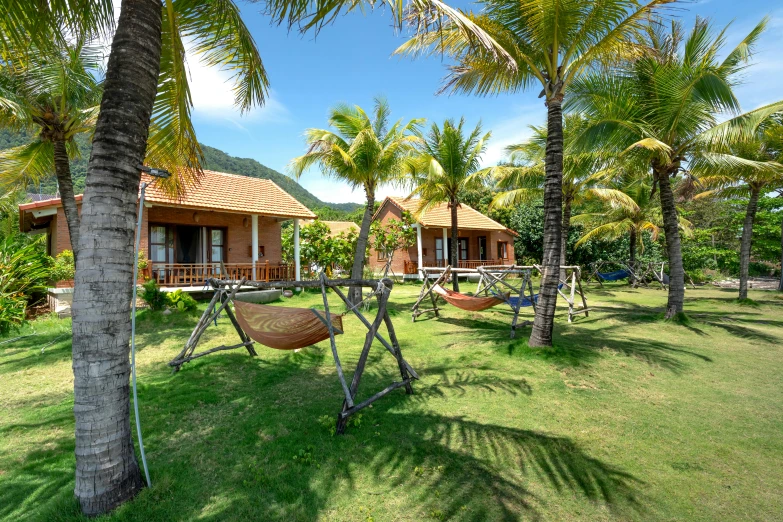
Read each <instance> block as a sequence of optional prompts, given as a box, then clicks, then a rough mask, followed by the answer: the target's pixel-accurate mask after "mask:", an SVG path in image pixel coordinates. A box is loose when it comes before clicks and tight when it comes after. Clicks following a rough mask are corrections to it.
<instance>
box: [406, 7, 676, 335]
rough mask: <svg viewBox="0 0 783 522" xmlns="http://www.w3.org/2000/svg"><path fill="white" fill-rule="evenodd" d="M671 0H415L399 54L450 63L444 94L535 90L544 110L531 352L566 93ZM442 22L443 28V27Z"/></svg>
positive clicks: (555, 239)
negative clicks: (465, 7) (465, 3)
mask: <svg viewBox="0 0 783 522" xmlns="http://www.w3.org/2000/svg"><path fill="white" fill-rule="evenodd" d="M669 1H670V0H651V1H649V2H646V3H641V2H639V1H637V0H584V1H581V2H562V1H542V0H515V1H511V0H482V1H481V2H480V5H481V6H482V10H481V11H480V14H473V13H466V12H463V11H460V10H457V9H452V8H450V7H448V6H446V5H444V4H443V3H441V2H440V0H417V6H418V8H417V9H415V10H414V11H413V12H412V15H411V21H412V23H413V24H415V25H416V26H417V27H418V28H419V29H420V30H419V31H418V34H416V35H415V36H414V37H413V38H412V39H411V40H409V41H408V42H406V43H405V44H403V45H402V46H401V47H400V48H399V49H397V53H403V54H417V53H421V52H425V51H427V50H430V51H431V52H432V53H433V54H440V53H444V54H447V55H449V56H451V57H453V58H454V59H455V60H456V62H457V63H456V64H454V65H451V66H450V67H449V69H450V72H449V75H448V77H447V79H446V85H445V87H444V90H452V91H455V92H463V93H475V94H478V95H496V94H500V93H506V92H511V93H515V92H518V91H521V90H525V89H527V88H529V87H532V86H533V85H534V84H536V83H539V84H540V85H541V86H542V87H543V90H542V91H541V97H544V99H545V104H546V107H547V141H546V160H545V172H546V178H545V184H544V215H545V221H544V223H545V224H544V258H543V261H542V264H543V277H542V280H541V291H540V296H539V301H538V306H537V307H536V316H535V320H534V323H533V330H532V332H531V335H530V340H529V345H530V346H551V345H552V329H553V325H554V315H555V306H556V304H557V286H558V282H559V272H560V249H561V239H560V238H561V233H562V228H561V226H562V217H563V216H562V178H563V114H562V104H563V99H564V97H565V96H566V93H567V90H568V88H569V86H570V85H571V84H572V83H573V82H574V81H575V80H576V79H577V78H579V76H580V75H581V74H583V73H584V72H585V71H587V70H590V69H591V68H593V67H595V66H596V65H598V64H602V63H606V62H612V61H615V60H617V59H618V58H620V57H623V56H628V55H629V54H635V53H637V52H638V50H637V48H636V47H635V46H633V45H631V43H630V42H629V37H630V35H631V34H632V33H633V32H634V31H637V30H639V29H640V28H641V26H642V24H643V23H644V21H645V20H646V18H647V17H648V15H649V14H650V12H651V11H652V10H653V9H654V8H656V7H658V6H660V5H662V4H666V3H668V2H669ZM444 18H446V20H445V21H444Z"/></svg>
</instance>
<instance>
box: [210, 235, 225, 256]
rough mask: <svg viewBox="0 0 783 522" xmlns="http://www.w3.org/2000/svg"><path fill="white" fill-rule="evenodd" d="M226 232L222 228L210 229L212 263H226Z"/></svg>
mask: <svg viewBox="0 0 783 522" xmlns="http://www.w3.org/2000/svg"><path fill="white" fill-rule="evenodd" d="M225 240H226V231H225V230H223V229H222V228H211V229H209V260H210V262H212V263H219V262H221V261H225V260H226V259H225V257H226V256H225V248H226V245H225Z"/></svg>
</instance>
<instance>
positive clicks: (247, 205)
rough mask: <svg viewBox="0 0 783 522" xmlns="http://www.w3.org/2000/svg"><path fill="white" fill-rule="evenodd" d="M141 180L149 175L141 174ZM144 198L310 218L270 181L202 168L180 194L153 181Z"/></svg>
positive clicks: (302, 208)
mask: <svg viewBox="0 0 783 522" xmlns="http://www.w3.org/2000/svg"><path fill="white" fill-rule="evenodd" d="M141 179H142V182H144V181H150V180H151V179H152V178H151V177H150V176H148V175H147V174H142V177H141ZM146 199H147V201H149V202H150V203H159V204H168V205H174V206H178V207H188V208H203V209H213V210H225V211H230V212H241V213H247V214H264V215H267V216H277V217H286V218H305V219H313V218H315V214H313V213H312V212H311V211H310V209H308V208H307V207H306V206H304V205H302V204H301V203H299V201H297V200H296V199H295V198H294V197H293V196H291V195H290V194H288V193H287V192H286V191H284V190H283V189H281V188H280V187H279V186H277V184H276V183H275V182H274V181H271V180H268V179H260V178H251V177H249V176H240V175H237V174H226V173H224V172H215V171H213V170H205V171H204V174H203V175H202V176H201V178H199V181H198V184H197V185H196V186H194V187H191V188H189V189H188V190H187V191H186V193H185V194H184V195H183V196H182V197H180V198H179V199H177V198H172V197H170V196H168V195H166V193H165V192H163V190H161V188H160V187H159V186H158V185H157V184H153V185H150V186H149V187H148V188H147V197H146Z"/></svg>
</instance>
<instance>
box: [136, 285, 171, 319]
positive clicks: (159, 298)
mask: <svg viewBox="0 0 783 522" xmlns="http://www.w3.org/2000/svg"><path fill="white" fill-rule="evenodd" d="M139 297H141V299H142V300H143V301H144V302H145V303H147V306H149V308H150V310H153V311H156V312H157V311H158V310H163V309H164V308H166V304H168V300H167V298H166V292H164V291H163V290H161V289H160V286H158V282H157V281H155V280H154V279H150V280H149V281H147V282H146V283H144V284H143V285H142V290H141V293H140V294H139Z"/></svg>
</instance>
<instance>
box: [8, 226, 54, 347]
mask: <svg viewBox="0 0 783 522" xmlns="http://www.w3.org/2000/svg"><path fill="white" fill-rule="evenodd" d="M51 265H52V259H51V258H50V257H49V256H47V255H46V254H45V253H44V250H43V244H42V241H40V240H39V239H35V240H32V241H31V240H29V239H28V238H25V237H17V238H13V239H6V240H4V241H3V242H2V243H0V335H5V334H7V333H8V332H9V331H10V330H11V329H12V328H18V327H19V326H21V325H22V324H23V323H24V321H25V310H26V308H27V305H28V303H29V302H31V301H32V300H33V299H35V298H36V297H37V296H38V295H40V294H41V293H43V292H44V291H46V287H47V283H48V281H49V278H50V274H51Z"/></svg>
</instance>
